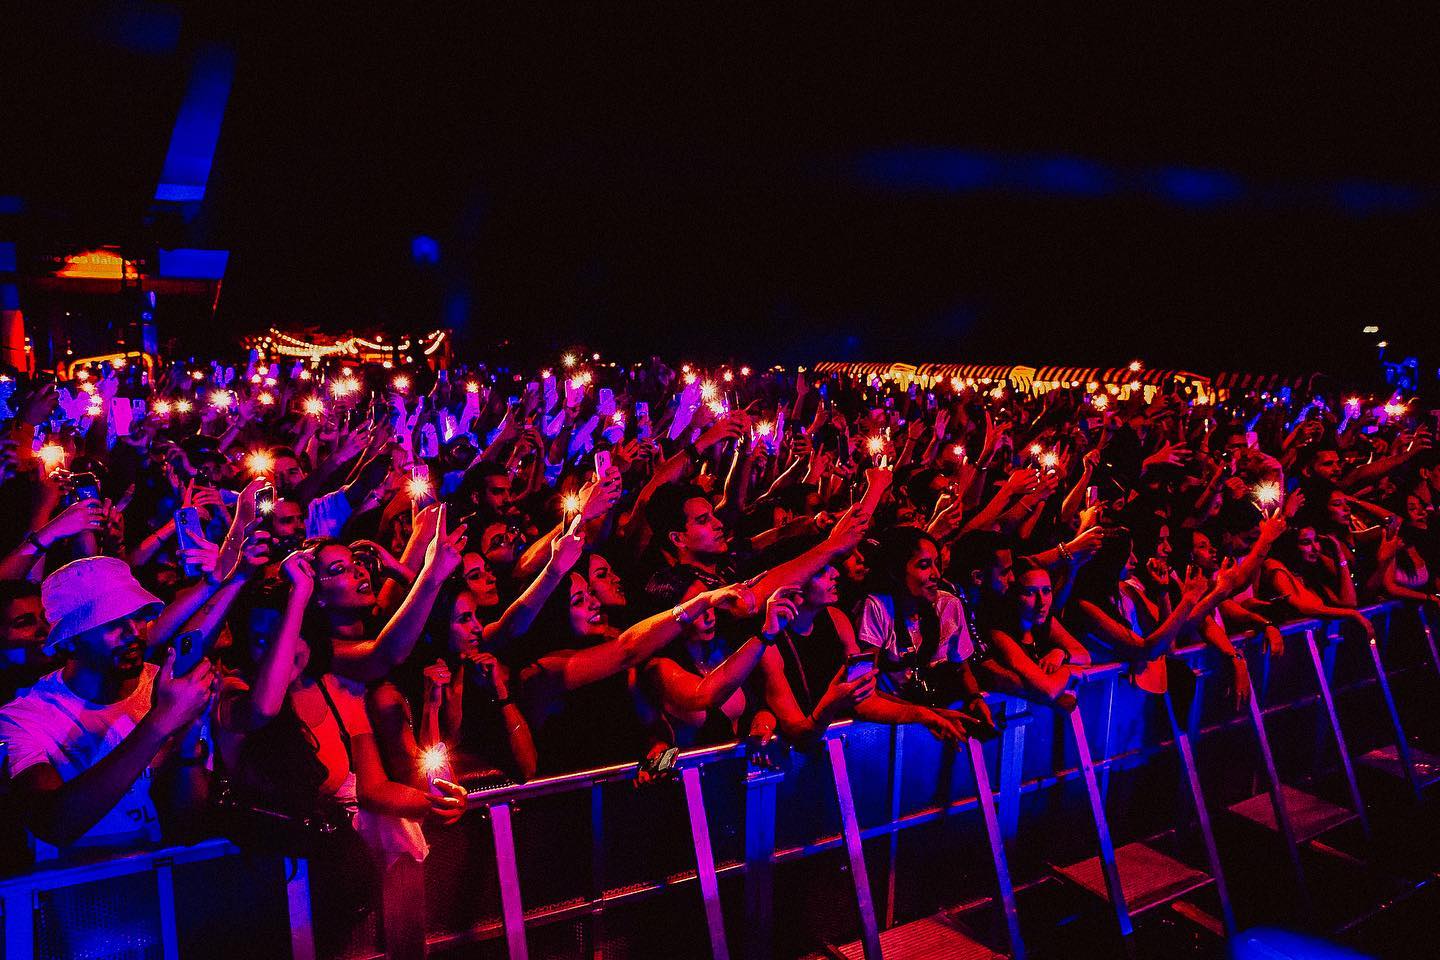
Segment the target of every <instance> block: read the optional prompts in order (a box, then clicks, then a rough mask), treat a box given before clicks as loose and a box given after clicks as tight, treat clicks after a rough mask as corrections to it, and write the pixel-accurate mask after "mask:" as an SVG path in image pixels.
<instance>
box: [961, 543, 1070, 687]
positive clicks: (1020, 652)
mask: <svg viewBox="0 0 1440 960" xmlns="http://www.w3.org/2000/svg"><path fill="white" fill-rule="evenodd" d="M1053 594H1054V588H1053V585H1052V584H1051V582H1050V571H1049V570H1047V569H1046V568H1045V567H1042V566H1040V565H1039V564H1036V563H1033V562H1032V561H1030V560H1027V559H1024V558H1022V559H1021V560H1019V561H1017V562H1016V564H1015V582H1014V585H1013V586H1011V588H1010V591H1009V593H1008V594H1006V600H1007V603H1006V605H1005V607H1004V608H1003V609H1002V612H1001V615H1000V617H999V618H998V620H997V622H996V623H994V624H993V625H991V626H990V627H989V628H988V630H987V633H986V637H987V639H988V640H989V643H990V649H991V655H992V656H993V657H994V658H995V659H996V660H997V661H998V662H999V664H1000V665H1001V666H1003V667H1004V668H1005V669H1006V671H1008V672H1009V674H1010V675H1013V676H1015V677H1017V678H1019V682H1020V685H1019V687H1018V689H1008V690H1006V691H1005V692H1006V693H1012V694H1015V695H1016V696H1021V697H1026V698H1028V699H1032V700H1039V701H1041V702H1043V703H1053V704H1055V705H1056V706H1059V707H1062V708H1064V709H1067V710H1069V709H1072V708H1073V707H1074V706H1075V702H1076V701H1075V694H1074V693H1073V692H1072V688H1073V686H1074V682H1075V681H1076V680H1077V679H1078V677H1079V672H1078V671H1079V669H1080V668H1082V667H1084V666H1086V665H1088V664H1089V663H1090V653H1089V651H1088V650H1086V649H1085V647H1084V645H1083V644H1081V643H1080V641H1078V640H1076V639H1075V638H1074V637H1073V636H1071V635H1070V631H1069V630H1067V629H1065V625H1064V624H1062V623H1061V622H1060V621H1059V620H1056V619H1055V618H1054V617H1053V616H1052V615H1051V614H1052V608H1051V603H1052V600H1053ZM996 675H997V676H1003V675H1004V674H1000V673H997V674H996Z"/></svg>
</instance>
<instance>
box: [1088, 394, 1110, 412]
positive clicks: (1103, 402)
mask: <svg viewBox="0 0 1440 960" xmlns="http://www.w3.org/2000/svg"><path fill="white" fill-rule="evenodd" d="M1092 406H1094V407H1095V409H1096V410H1108V409H1110V398H1109V397H1107V396H1105V394H1103V393H1102V394H1100V395H1099V396H1097V397H1096V398H1095V402H1094V403H1093V404H1092Z"/></svg>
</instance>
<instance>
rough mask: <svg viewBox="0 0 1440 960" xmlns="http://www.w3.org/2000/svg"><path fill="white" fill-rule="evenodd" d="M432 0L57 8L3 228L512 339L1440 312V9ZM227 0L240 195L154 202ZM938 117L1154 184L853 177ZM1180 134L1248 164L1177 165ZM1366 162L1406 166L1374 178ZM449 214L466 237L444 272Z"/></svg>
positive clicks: (1020, 347)
mask: <svg viewBox="0 0 1440 960" xmlns="http://www.w3.org/2000/svg"><path fill="white" fill-rule="evenodd" d="M125 6H126V7H129V8H133V7H137V6H140V7H149V8H155V9H161V10H164V9H167V8H166V5H163V4H161V5H155V4H150V5H145V4H139V5H137V4H130V5H125ZM96 7H97V8H98V7H105V8H107V9H109V5H96ZM395 9H396V8H389V9H388V12H387V13H386V14H385V15H383V16H365V15H359V14H351V15H348V16H346V17H344V18H342V17H340V16H338V15H337V13H336V10H335V8H333V7H331V8H328V9H327V11H326V13H325V14H323V15H322V14H320V13H315V14H307V15H303V16H298V17H297V16H296V15H295V14H293V13H287V14H286V15H285V16H283V17H270V18H265V17H261V16H258V15H256V14H255V13H254V11H253V10H250V11H246V12H243V13H236V12H228V13H226V14H211V15H210V16H221V17H226V18H228V19H221V20H213V21H206V20H202V19H198V18H197V16H196V15H194V14H189V13H187V14H185V16H184V19H183V24H182V28H181V30H180V35H179V45H178V49H177V50H176V51H174V52H169V53H161V54H142V53H134V52H129V51H125V50H121V49H118V48H116V47H115V46H114V45H113V44H111V43H108V42H106V39H105V37H104V36H103V33H104V28H103V27H93V26H90V27H86V28H85V30H84V31H82V30H80V28H78V27H76V26H75V24H76V23H77V22H78V21H75V20H71V21H69V23H70V24H71V27H70V28H69V29H64V28H63V26H64V25H63V24H61V27H62V28H60V29H57V28H56V21H55V20H54V18H55V17H58V16H60V14H53V13H50V12H47V11H45V10H43V9H41V8H37V11H36V12H33V13H32V16H31V22H29V23H27V24H25V25H24V26H23V27H22V29H20V30H17V31H16V34H17V35H18V36H19V37H21V39H22V41H23V42H26V43H27V51H26V52H27V54H29V55H30V62H38V63H41V64H43V65H44V67H45V69H42V70H29V71H21V72H20V77H21V81H20V96H19V97H17V98H14V99H13V100H12V101H11V104H10V107H9V108H6V109H7V110H9V111H11V113H12V115H10V116H6V117H5V120H6V129H11V130H18V131H19V132H20V133H21V136H20V137H19V138H18V139H13V140H11V143H10V145H13V146H15V147H16V148H17V155H16V156H14V157H13V158H12V160H13V165H12V169H11V171H10V179H11V180H13V181H14V186H11V185H10V184H5V183H0V193H11V194H20V195H22V196H25V197H27V198H28V199H30V200H31V203H30V206H29V208H28V209H29V210H30V211H31V213H30V214H29V215H28V216H27V217H26V218H25V219H24V221H23V222H20V223H11V224H9V225H8V226H7V224H6V222H5V221H4V220H0V231H7V230H8V232H9V233H11V234H12V235H13V234H15V233H17V232H18V233H19V234H20V235H21V236H56V235H66V236H73V235H77V234H86V235H95V236H96V238H97V239H101V240H104V239H108V237H109V235H112V234H115V233H124V235H125V236H127V237H130V236H135V237H139V238H142V239H143V238H144V237H145V236H147V229H148V231H149V234H148V235H150V236H154V237H159V238H171V239H173V238H174V237H175V235H176V233H177V232H178V233H179V234H182V235H185V234H188V235H185V236H184V239H185V240H186V241H187V242H197V243H204V244H208V245H213V246H220V247H226V248H228V249H230V250H232V251H233V254H232V258H231V263H230V268H229V272H228V274H227V278H226V281H225V287H224V292H223V295H222V298H221V305H220V309H221V314H222V317H223V319H224V320H225V322H226V323H225V326H224V327H223V329H224V330H225V331H226V334H227V335H229V334H230V333H231V332H232V331H235V330H241V329H246V328H249V327H254V326H263V325H265V324H266V323H268V322H271V321H279V322H282V323H284V322H287V321H291V320H302V321H311V322H315V323H319V324H322V325H327V326H330V327H332V328H335V329H343V328H345V327H350V326H357V327H360V328H369V327H371V326H372V325H373V324H374V323H376V322H385V323H389V324H392V325H394V326H395V327H396V328H399V327H405V326H411V325H422V324H429V323H433V322H434V321H435V319H436V318H438V317H440V316H441V315H442V312H443V310H444V309H445V306H444V305H445V303H446V302H447V300H449V301H453V302H468V304H469V318H470V319H469V321H468V326H467V327H466V329H465V333H466V335H467V336H468V337H469V338H470V339H471V340H472V341H473V342H474V343H476V344H478V345H480V346H482V347H483V346H485V345H487V344H491V343H493V342H494V341H496V340H498V339H500V338H502V337H509V338H513V339H515V340H516V341H518V342H520V343H522V344H526V345H530V346H535V347H544V348H547V349H549V348H550V347H552V346H557V345H559V344H561V343H563V342H566V341H568V340H569V339H571V338H581V339H583V340H586V341H588V342H591V343H595V344H598V345H601V346H602V348H610V349H614V350H616V351H618V352H633V351H640V350H646V349H651V348H661V347H663V348H666V349H674V350H681V349H683V350H689V351H695V352H711V353H729V352H732V351H734V350H735V349H737V344H739V343H744V344H745V345H746V349H747V350H748V353H747V355H748V356H753V357H756V358H757V359H768V357H769V356H772V355H789V356H794V357H806V358H810V359H814V358H816V357H817V356H819V355H825V356H841V355H845V356H854V357H874V358H903V359H916V360H922V359H981V360H995V361H1025V362H1035V363H1043V362H1052V361H1053V362H1065V361H1074V362H1097V363H1105V362H1114V363H1119V362H1124V361H1125V360H1128V359H1129V358H1130V357H1131V356H1132V355H1139V356H1143V357H1145V358H1146V360H1147V361H1148V362H1150V363H1152V364H1154V365H1178V366H1188V367H1192V368H1195V369H1199V370H1213V369H1216V368H1222V367H1230V368H1251V369H1256V368H1259V369H1263V368H1270V367H1281V368H1286V369H1296V368H1313V367H1316V366H1321V367H1326V368H1330V369H1343V368H1344V367H1346V366H1347V365H1349V366H1352V367H1353V366H1354V365H1355V364H1356V362H1357V361H1356V358H1357V357H1367V356H1373V353H1370V352H1368V348H1366V347H1365V344H1367V343H1368V342H1369V341H1371V340H1373V339H1374V338H1364V337H1361V336H1360V326H1361V325H1362V324H1363V323H1368V322H1374V323H1379V324H1381V325H1382V327H1383V328H1384V334H1383V335H1385V336H1387V337H1388V338H1389V339H1390V341H1391V342H1392V344H1394V345H1395V347H1397V348H1400V349H1406V348H1409V349H1417V350H1418V349H1426V350H1429V349H1431V344H1430V343H1429V342H1428V339H1429V338H1433V337H1434V336H1435V335H1434V334H1433V333H1431V332H1430V326H1431V324H1430V323H1429V319H1430V317H1431V316H1432V314H1433V312H1434V310H1435V306H1436V296H1435V293H1434V288H1435V287H1436V285H1435V284H1434V282H1433V281H1432V279H1431V273H1432V271H1433V260H1434V252H1435V251H1436V250H1437V249H1440V248H1437V244H1436V239H1437V238H1436V236H1435V233H1436V228H1435V226H1434V224H1435V222H1436V216H1435V214H1436V212H1437V210H1440V190H1437V181H1440V175H1437V173H1436V171H1437V170H1440V150H1437V147H1436V144H1435V143H1434V142H1432V139H1433V134H1432V133H1431V129H1432V128H1433V125H1434V115H1435V111H1434V108H1435V106H1436V105H1437V99H1440V98H1437V97H1436V93H1437V87H1440V73H1437V71H1436V70H1435V69H1434V60H1433V46H1432V45H1431V39H1430V38H1431V37H1432V36H1433V30H1431V29H1430V25H1429V24H1420V23H1400V22H1392V23H1389V24H1380V23H1378V22H1375V21H1367V22H1359V23H1340V22H1327V21H1326V20H1324V18H1323V17H1320V16H1318V15H1315V14H1313V13H1312V14H1311V15H1308V16H1307V20H1306V22H1305V23H1304V24H1303V27H1299V26H1297V25H1296V24H1295V23H1279V22H1275V23H1260V22H1241V21H1238V20H1235V19H1232V18H1229V17H1222V16H1221V15H1220V14H1219V13H1218V12H1217V11H1214V10H1207V11H1205V12H1204V14H1203V17H1202V16H1199V15H1196V16H1193V17H1191V18H1188V19H1180V17H1181V15H1180V14H1178V13H1177V12H1176V11H1174V10H1165V11H1160V10H1157V9H1154V8H1150V9H1149V10H1148V12H1146V13H1144V14H1141V15H1138V16H1120V15H1118V14H1117V15H1116V16H1114V17H1113V19H1107V20H1105V21H1103V22H1102V21H1099V20H1090V21H1083V22H1075V23H1060V22H1056V19H1055V18H1054V17H1053V16H1052V15H1051V14H1050V13H1049V12H1048V11H1047V12H1041V11H1039V10H1038V9H1037V10H1036V11H1035V12H1034V13H1033V15H1030V16H1026V15H1024V14H1021V15H1020V16H1018V17H1016V18H1015V19H1013V20H1012V21H1011V22H1009V23H1007V24H1004V25H996V24H992V23H982V22H978V21H974V20H971V19H968V18H967V19H965V20H963V21H961V20H950V21H921V20H919V19H917V18H915V17H914V16H913V15H911V16H909V17H905V18H901V17H899V16H888V15H881V14H878V13H873V12H871V13H864V14H853V15H842V14H840V13H838V12H837V10H836V9H835V8H824V7H818V6H817V7H814V8H809V7H806V8H794V7H791V8H787V9H786V10H784V11H777V10H773V9H770V10H764V11H763V12H762V11H759V10H751V9H744V10H742V9H740V8H738V7H734V6H726V7H725V8H724V12H723V13H716V12H714V11H712V12H710V13H706V14H697V13H696V12H695V8H693V7H691V6H690V5H684V6H682V7H667V8H659V7H657V8H655V9H653V10H646V11H644V12H641V11H637V10H635V9H633V8H631V9H627V10H626V14H627V16H626V17H625V18H623V19H622V18H621V17H620V16H618V15H617V14H616V13H615V11H614V10H613V8H609V7H607V6H602V5H593V4H591V5H567V7H566V9H565V10H564V11H563V12H561V11H560V10H559V9H558V8H555V9H553V10H552V11H551V12H540V13H536V12H534V11H533V9H532V10H531V12H529V13H525V14H508V13H504V12H495V11H493V10H491V11H487V12H486V13H485V14H483V15H479V16H475V17H473V18H469V19H463V20H461V19H456V18H455V15H454V13H453V11H451V12H447V13H446V14H444V15H440V14H432V15H429V16H428V17H426V18H424V19H420V20H415V19H409V18H408V17H402V16H400V15H399V14H397V13H395ZM72 16H73V15H72ZM1161 16H1163V17H1164V18H1165V19H1163V20H1162V19H1159V18H1160V17H1161ZM81 32H88V33H89V34H91V38H90V39H86V38H84V37H80V36H77V34H78V33H81ZM97 34H98V35H100V38H99V39H98V40H97V39H95V36H96V35H97ZM203 36H222V37H227V38H232V39H234V41H235V42H236V45H237V50H238V55H239V69H238V74H237V79H236V84H235V88H234V90H233V93H232V97H231V100H230V106H229V110H228V112H227V116H226V121H225V127H224V131H223V133H222V137H221V143H220V148H219V154H218V156H217V158H216V164H215V167H214V170H213V172H212V175H211V180H210V186H209V191H208V195H207V200H206V206H205V209H204V211H203V213H202V215H201V217H200V218H199V220H198V221H197V222H196V223H194V224H192V225H191V226H190V227H189V228H182V227H178V226H175V225H173V224H169V225H167V224H165V223H163V222H162V223H160V224H158V225H154V224H152V226H150V227H149V228H143V227H141V224H142V223H143V222H144V221H145V219H146V218H145V211H146V206H147V200H146V198H147V197H148V195H149V192H150V191H152V190H153V183H154V180H155V176H156V173H157V171H158V169H159V165H160V160H161V158H162V157H163V153H164V147H165V141H166V137H167V132H168V126H169V123H170V118H171V117H173V114H174V109H175V105H176V104H177V103H178V100H179V97H180V94H181V92H182V89H183V66H184V51H185V50H186V49H187V47H188V45H189V44H192V43H194V42H195V41H196V40H197V39H198V38H200V37H203ZM36 52H40V53H43V54H44V56H43V57H41V58H39V60H38V61H37V60H36V59H35V58H34V54H35V53H36ZM56 77H63V78H65V80H66V82H65V83H57V82H55V80H54V78H56ZM77 90H78V91H80V93H79V94H78V96H77V94H76V92H75V91H77ZM7 139H8V138H7ZM914 148H951V149H955V150H962V151H965V152H966V155H967V156H980V157H989V158H1000V161H998V162H1004V163H1010V164H1012V165H1014V164H1020V165H1022V166H1023V165H1025V164H1033V163H1034V162H1036V158H1040V159H1041V160H1043V159H1044V158H1052V159H1054V158H1058V159H1060V160H1062V161H1070V162H1076V163H1080V164H1081V167H1082V169H1084V170H1098V171H1100V172H1101V174H1102V179H1106V180H1107V182H1111V183H1119V184H1120V186H1119V187H1118V188H1115V189H1110V188H1097V189H1094V190H1091V189H1088V188H1087V187H1086V186H1085V184H1084V183H1080V184H1076V183H1074V182H1072V181H1070V180H1066V179H1064V178H1063V177H1062V179H1061V181H1060V182H1058V184H1057V183H1051V182H1048V181H1045V180H1044V178H1043V177H1042V178H1041V182H1040V183H1039V185H1038V186H1037V184H1036V182H1035V181H1034V179H1033V178H1031V179H1025V178H1021V179H1020V180H1019V181H1016V180H1014V179H1013V178H1012V179H1010V180H1004V181H1002V182H998V183H997V182H990V183H987V184H986V185H985V187H984V188H983V189H976V190H968V191H961V192H952V191H945V190H939V189H934V188H933V187H931V186H919V187H916V186H914V185H913V184H912V185H911V186H910V188H908V189H907V188H906V187H905V185H903V184H896V183H893V182H891V183H877V182H875V181H874V180H873V179H872V180H869V181H865V180H862V179H860V178H857V177H856V176H854V175H853V169H854V162H855V160H856V158H857V157H861V156H864V155H867V154H871V153H873V152H876V151H905V150H912V149H914ZM7 149H8V146H7ZM1017 158H1018V159H1017ZM1175 168H1185V169H1189V170H1199V171H1206V172H1212V173H1214V174H1216V175H1219V176H1221V177H1222V179H1223V182H1225V183H1240V184H1243V185H1244V195H1243V197H1242V198H1240V199H1235V200H1226V201H1223V202H1218V203H1214V204H1204V203H1193V204H1185V203H1176V202H1172V201H1170V200H1167V198H1166V197H1165V196H1164V195H1163V194H1162V193H1158V192H1157V191H1155V190H1153V189H1147V188H1145V187H1144V183H1145V182H1146V180H1147V177H1149V176H1150V175H1151V174H1153V173H1154V171H1157V170H1171V169H1175ZM96 169H104V170H106V171H107V176H105V177H103V178H96V177H94V176H93V175H92V174H90V173H89V172H92V171H94V170H96ZM1357 182H1363V183H1365V184H1371V185H1374V184H1380V185H1385V187H1386V189H1387V190H1389V189H1390V188H1391V187H1395V188H1402V189H1396V190H1394V191H1392V193H1393V195H1398V196H1401V197H1402V198H1403V202H1401V203H1396V204H1391V205H1384V204H1382V205H1381V206H1380V207H1376V208H1366V209H1365V210H1357V209H1356V208H1355V204H1353V203H1352V204H1350V205H1349V206H1346V205H1343V204H1338V203H1337V202H1336V201H1335V200H1334V196H1335V195H1336V192H1337V190H1339V188H1340V187H1341V186H1343V185H1346V184H1349V185H1351V186H1352V187H1353V186H1354V184H1356V183H1357ZM1137 184H1138V185H1137ZM1364 189H1366V190H1368V189H1370V188H1369V187H1366V188H1364ZM1362 193H1363V191H1362ZM1392 193H1387V194H1385V195H1386V196H1391V195H1392ZM1363 195H1365V196H1368V195H1369V194H1363ZM167 231H169V232H168V233H167ZM418 233H424V234H428V235H431V236H433V237H435V238H436V239H437V240H438V241H439V244H440V247H441V252H442V259H441V262H440V264H439V265H438V266H436V267H434V268H431V269H429V270H421V269H419V268H416V267H414V266H413V265H412V264H411V262H410V257H409V253H410V246H409V244H410V238H411V237H412V236H414V235H415V234H418ZM741 334H743V339H742V337H741V336H740V335H741ZM751 344H753V345H754V346H753V347H751V346H750V345H751ZM612 345H613V346H612Z"/></svg>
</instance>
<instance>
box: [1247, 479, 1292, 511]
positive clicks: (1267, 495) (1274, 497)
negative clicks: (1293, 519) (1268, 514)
mask: <svg viewBox="0 0 1440 960" xmlns="http://www.w3.org/2000/svg"><path fill="white" fill-rule="evenodd" d="M1250 494H1251V496H1253V497H1254V498H1255V502H1256V503H1258V504H1259V505H1260V506H1261V507H1263V508H1265V509H1266V510H1270V509H1272V508H1274V507H1278V506H1280V503H1281V501H1283V500H1284V499H1285V488H1284V487H1282V486H1280V484H1278V483H1276V482H1275V481H1273V480H1271V481H1268V482H1266V483H1258V484H1256V485H1255V486H1254V487H1253V488H1252V489H1251V491H1250Z"/></svg>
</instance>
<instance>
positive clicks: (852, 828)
mask: <svg viewBox="0 0 1440 960" xmlns="http://www.w3.org/2000/svg"><path fill="white" fill-rule="evenodd" d="M825 748H826V750H828V751H829V752H830V773H831V775H832V776H833V777H834V778H835V798H836V799H837V800H838V801H839V803H840V828H841V832H842V833H844V835H845V852H846V853H847V854H848V855H849V857H850V879H851V880H852V881H853V882H854V884H855V906H856V909H858V910H859V912H860V941H861V943H862V944H864V947H865V960H883V957H882V954H881V953H880V928H879V926H878V925H877V924H876V923H875V903H874V900H873V899H872V897H871V895H870V874H869V871H867V870H866V869H865V846H864V843H863V842H862V841H861V840H860V821H859V818H858V817H856V815H855V794H854V793H852V792H851V790H850V770H849V767H848V766H847V765H846V763H845V742H844V740H843V738H841V737H831V738H830V739H829V740H827V741H826V742H825Z"/></svg>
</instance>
